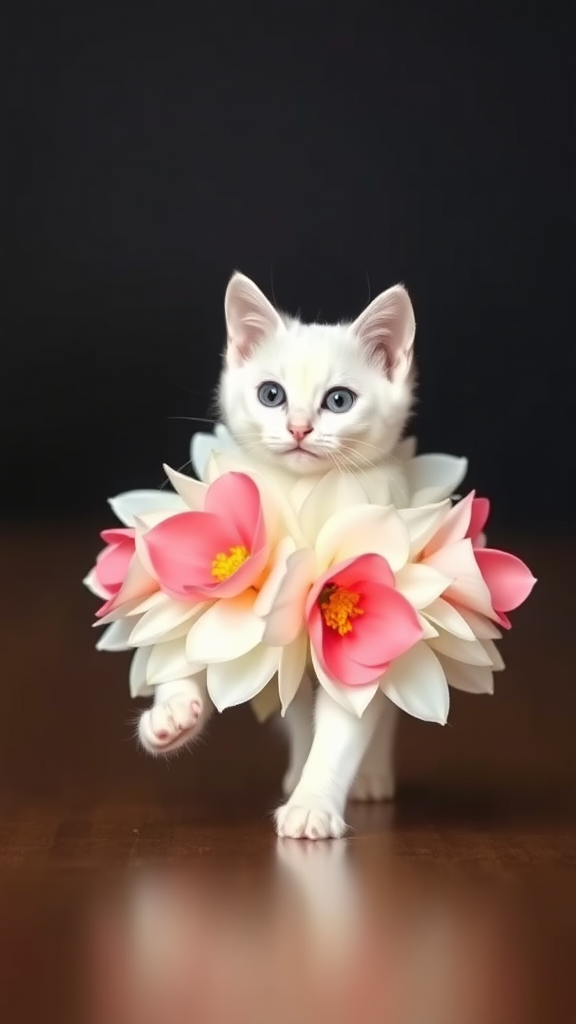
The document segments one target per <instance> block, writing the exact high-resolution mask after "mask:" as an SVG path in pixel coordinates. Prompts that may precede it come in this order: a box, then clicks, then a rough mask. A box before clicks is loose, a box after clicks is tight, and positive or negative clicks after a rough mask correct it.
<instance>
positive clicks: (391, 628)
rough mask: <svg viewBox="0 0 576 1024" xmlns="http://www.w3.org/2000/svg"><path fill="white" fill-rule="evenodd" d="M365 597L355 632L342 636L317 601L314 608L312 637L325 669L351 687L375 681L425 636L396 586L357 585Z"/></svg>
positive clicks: (367, 582) (369, 583) (310, 630)
mask: <svg viewBox="0 0 576 1024" xmlns="http://www.w3.org/2000/svg"><path fill="white" fill-rule="evenodd" d="M354 586H355V587H357V589H358V592H359V593H361V595H362V598H363V600H362V601H361V607H362V610H363V611H364V614H363V615H359V616H358V617H357V618H356V619H354V620H353V629H352V632H350V633H346V634H345V635H344V636H340V634H339V633H337V632H336V631H335V630H333V629H331V628H330V627H329V626H327V625H326V624H325V623H324V620H323V617H322V612H321V610H320V609H319V607H318V604H317V603H315V605H314V607H313V608H312V609H311V611H310V615H309V619H308V628H309V632H310V639H311V642H312V644H313V645H314V648H315V650H316V653H317V655H318V656H319V658H320V660H321V662H322V664H323V665H324V666H325V669H326V671H327V673H328V675H330V676H331V677H332V678H333V679H335V680H337V681H338V682H341V683H344V684H345V685H347V686H362V685H364V684H366V683H371V682H374V680H376V679H378V678H379V676H380V675H381V674H382V672H384V670H385V668H386V666H387V664H388V662H389V661H392V660H393V659H394V658H397V657H398V656H399V655H401V654H404V653H405V651H407V650H408V649H409V648H410V647H412V646H413V645H414V644H415V643H417V642H418V640H420V639H421V637H422V627H421V625H420V622H419V620H418V616H417V614H416V612H415V611H414V609H413V608H412V606H411V605H410V604H409V603H408V601H406V599H405V598H404V597H402V595H401V594H399V593H398V592H397V591H396V590H394V589H393V588H392V587H387V586H385V585H384V584H381V583H375V582H374V581H372V580H365V581H360V582H358V583H355V584H354Z"/></svg>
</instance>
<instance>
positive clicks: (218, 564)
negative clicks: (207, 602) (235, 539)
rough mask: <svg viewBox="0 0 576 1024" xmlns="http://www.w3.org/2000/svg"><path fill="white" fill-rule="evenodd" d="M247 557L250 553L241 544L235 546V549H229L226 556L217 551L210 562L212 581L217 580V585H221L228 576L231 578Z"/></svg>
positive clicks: (224, 553)
mask: <svg viewBox="0 0 576 1024" xmlns="http://www.w3.org/2000/svg"><path fill="white" fill-rule="evenodd" d="M249 557H250V552H249V551H248V548H245V547H244V545H243V544H237V545H236V546H235V547H233V548H230V550H229V551H228V554H226V552H225V551H219V552H218V554H217V555H216V557H215V559H214V561H213V562H212V575H213V577H214V579H216V580H218V582H219V583H223V582H224V580H227V579H228V577H229V576H233V575H234V573H235V572H237V571H238V569H239V568H240V566H241V565H244V562H245V561H246V559H247V558H249Z"/></svg>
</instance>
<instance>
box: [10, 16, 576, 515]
mask: <svg viewBox="0 0 576 1024" xmlns="http://www.w3.org/2000/svg"><path fill="white" fill-rule="evenodd" d="M4 36H5V41H7V42H8V45H9V51H10V59H9V61H8V76H7V110H8V122H9V123H8V136H7V145H6V146H5V147H4V158H5V168H6V173H5V176H4V180H5V186H4V200H5V203H6V213H7V216H6V218H5V224H6V231H5V241H7V242H8V245H7V248H6V255H7V260H6V264H5V271H6V272H5V275H4V278H5V289H4V301H3V305H4V312H3V317H4V321H5V323H4V330H3V335H4V339H5V340H4V343H3V346H2V348H3V353H2V373H1V392H2V394H1V402H0V421H1V429H2V444H1V446H0V452H1V454H0V462H1V464H0V470H1V476H2V480H3V481H4V486H2V488H1V491H2V506H3V510H4V513H7V514H10V515H19V516H23V515H33V516H35V517H40V518H43V519H47V518H50V517H53V516H60V515H73V516H75V517H76V516H78V515H79V514H80V515H83V514H90V516H91V515H92V514H94V515H97V516H98V517H99V518H102V517H103V516H104V514H105V499H106V497H107V496H109V495H110V494H113V493H115V492H117V491H119V490H124V489H127V488H130V487H133V486H157V485H159V483H160V482H161V480H162V478H163V475H162V470H161V463H162V462H163V461H168V462H170V463H172V464H173V465H176V466H180V465H182V464H183V463H184V462H185V461H186V459H187V458H188V440H189V436H190V433H191V432H192V429H193V426H194V425H193V424H192V423H187V422H185V421H184V420H180V419H170V417H180V416H196V417H201V416H205V415H206V414H207V408H208V404H209V399H210V393H211V390H212V388H213V385H214V383H215V381H216V377H217V373H218V367H219V351H220V348H221V344H222V341H223V312H222V303H223V294H224V289H225V286H226V282H227V279H228V277H229V275H230V274H231V272H232V271H233V270H234V269H235V268H238V269H241V270H242V271H244V272H245V273H247V274H249V275H250V276H252V277H253V278H254V279H255V280H256V281H257V282H258V283H259V284H260V285H261V287H262V288H263V289H264V290H265V291H266V292H267V294H268V295H270V296H272V292H273V293H274V295H275V297H276V300H277V302H278V304H279V305H280V306H281V307H284V308H285V309H287V310H289V311H291V312H296V311H297V310H300V311H301V313H302V315H303V316H304V317H305V318H307V319H313V318H315V317H317V316H320V318H323V319H327V320H332V319H335V318H340V317H352V316H355V315H356V314H357V313H358V312H359V311H360V310H361V308H363V306H364V305H365V304H366V302H367V301H368V298H369V295H372V296H373V295H374V294H376V293H377V292H378V291H380V290H382V289H383V288H385V287H388V286H389V285H391V284H393V283H394V282H396V281H398V280H402V281H404V282H405V283H406V285H407V286H408V288H409V290H410V292H411V294H412V297H413V301H414V304H415V308H416V314H417V319H418V323H419V330H418V335H417V351H418V361H419V366H420V371H421V388H420V403H419V409H418V421H417V430H418V433H419V435H420V439H421V447H422V448H424V449H427V450H430V449H432V450H438V449H439V450H447V451H452V452H454V453H456V454H467V455H468V456H469V457H470V459H471V472H470V476H469V482H470V484H471V485H475V486H476V487H477V488H478V489H479V490H480V491H482V492H484V493H488V494H489V495H491V496H492V498H493V499H494V518H495V520H496V523H497V524H498V523H499V524H500V525H502V526H504V527H506V528H507V529H508V528H509V529H512V530H515V529H516V528H518V529H524V528H526V529H531V528H536V529H541V528H542V529H546V530H548V529H550V530H553V529H555V528H557V527H566V526H568V525H569V524H570V523H571V522H573V517H574V506H573V493H574V484H573V477H574V469H575V466H574V457H573V440H572V438H571V436H570V435H571V432H572V429H573V426H574V416H573V405H574V400H575V397H576V394H575V368H574V352H575V332H574V326H575V325H574V303H573V293H574V271H575V260H574V235H575V207H574V189H573V183H574V180H575V178H574V174H575V160H574V102H573V98H574V72H573V66H574V18H573V5H572V4H569V3H564V4H557V3H549V2H547V3H536V4H532V5H529V6H526V5H524V4H520V3H517V4H512V3H500V4H498V5H490V4H487V3H485V2H483V3H459V4H448V3H432V2H430V3H419V4H414V3H393V4H390V3H385V2H381V3H368V2H362V0H361V2H356V3H355V4H346V5H342V6H338V4H336V3H325V4H320V3H316V2H312V0H311V2H309V3H307V4H304V5H299V4H259V5H253V6H249V5H248V4H247V3H246V2H243V3H236V4H232V3H228V4H223V3H214V4H213V5H204V4H203V5H195V4H194V2H193V0H188V2H187V3H181V4H180V3H167V4H160V3H156V4H153V3H150V2H144V3H141V4H137V3H134V4H133V5H132V4H130V5H128V4H127V3H114V4H112V3H106V2H104V3H100V4H95V3H84V4H76V3H64V2H59V3H51V4H45V3H42V4H41V3H39V2H36V3H32V4H26V3H22V4H20V5H18V6H16V5H13V7H12V11H11V14H10V15H9V18H8V32H7V33H4Z"/></svg>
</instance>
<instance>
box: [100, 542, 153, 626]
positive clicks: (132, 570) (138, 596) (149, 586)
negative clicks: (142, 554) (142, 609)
mask: <svg viewBox="0 0 576 1024" xmlns="http://www.w3.org/2000/svg"><path fill="white" fill-rule="evenodd" d="M156 590H158V583H157V582H156V580H154V579H152V577H151V576H149V575H148V573H147V572H146V570H145V569H144V567H143V565H142V563H141V562H140V559H139V558H138V556H137V555H133V556H132V558H131V559H130V564H129V565H128V570H127V572H126V576H125V578H124V580H123V582H122V586H121V587H120V589H119V590H118V591H117V592H116V593H115V594H114V595H113V596H112V597H111V598H110V600H109V601H107V602H106V604H105V605H103V606H102V608H99V609H98V611H97V612H96V618H97V619H102V618H103V617H104V616H105V615H109V614H110V613H111V612H118V617H121V616H122V614H124V613H126V611H127V609H128V606H129V605H130V604H134V606H137V605H138V604H139V602H140V601H143V600H144V598H145V597H148V596H149V595H150V594H153V593H154V592H155V591H156Z"/></svg>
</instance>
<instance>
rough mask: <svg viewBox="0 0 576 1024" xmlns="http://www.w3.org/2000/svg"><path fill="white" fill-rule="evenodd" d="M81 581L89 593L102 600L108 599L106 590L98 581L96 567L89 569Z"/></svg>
mask: <svg viewBox="0 0 576 1024" xmlns="http://www.w3.org/2000/svg"><path fill="white" fill-rule="evenodd" d="M82 583H83V584H84V586H85V587H88V590H89V591H90V593H91V594H95V595H96V597H99V598H100V599H101V600H102V601H107V600H108V591H107V590H106V589H105V588H104V587H103V586H101V584H100V583H99V582H98V577H97V575H96V569H94V568H93V569H90V572H89V573H88V575H87V576H85V577H84V579H83V580H82Z"/></svg>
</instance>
